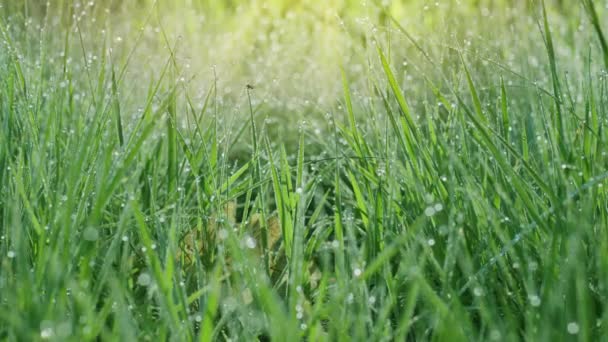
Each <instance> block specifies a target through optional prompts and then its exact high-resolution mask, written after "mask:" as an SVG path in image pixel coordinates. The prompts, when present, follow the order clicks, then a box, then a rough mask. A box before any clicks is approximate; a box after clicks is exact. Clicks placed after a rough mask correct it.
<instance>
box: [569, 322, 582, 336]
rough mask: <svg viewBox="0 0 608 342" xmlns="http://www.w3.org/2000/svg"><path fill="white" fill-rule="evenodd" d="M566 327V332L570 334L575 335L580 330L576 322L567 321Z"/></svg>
mask: <svg viewBox="0 0 608 342" xmlns="http://www.w3.org/2000/svg"><path fill="white" fill-rule="evenodd" d="M567 329H568V334H570V335H576V334H578V332H579V331H580V327H579V326H578V323H576V322H570V323H568V326H567Z"/></svg>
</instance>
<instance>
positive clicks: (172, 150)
mask: <svg viewBox="0 0 608 342" xmlns="http://www.w3.org/2000/svg"><path fill="white" fill-rule="evenodd" d="M176 106H177V103H176V94H175V90H173V91H171V93H170V94H169V101H168V103H167V113H168V114H169V115H168V116H167V123H166V124H167V182H168V183H167V185H168V191H169V195H170V196H173V193H174V191H175V189H176V188H177V169H178V165H177V132H176V127H175V125H176V124H177V121H176V119H177V113H176Z"/></svg>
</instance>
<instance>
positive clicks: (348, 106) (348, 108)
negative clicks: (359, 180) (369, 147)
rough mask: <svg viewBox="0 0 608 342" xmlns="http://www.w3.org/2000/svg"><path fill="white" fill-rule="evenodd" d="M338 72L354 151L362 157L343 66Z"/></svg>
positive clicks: (359, 137)
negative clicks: (340, 76)
mask: <svg viewBox="0 0 608 342" xmlns="http://www.w3.org/2000/svg"><path fill="white" fill-rule="evenodd" d="M340 72H341V74H342V88H343V90H344V101H345V102H346V111H347V112H348V121H349V123H350V130H351V134H352V136H353V140H354V142H355V153H356V154H357V156H359V157H362V155H361V144H360V143H359V142H360V139H361V136H360V135H359V131H358V129H357V122H356V121H355V113H354V112H353V104H352V100H351V96H350V87H349V85H348V80H347V78H346V73H345V72H344V68H340Z"/></svg>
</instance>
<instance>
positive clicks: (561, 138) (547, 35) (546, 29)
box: [541, 0, 566, 157]
mask: <svg viewBox="0 0 608 342" xmlns="http://www.w3.org/2000/svg"><path fill="white" fill-rule="evenodd" d="M541 5H542V14H543V30H542V31H543V39H544V42H545V48H546V49H547V55H548V57H549V68H550V70H551V80H552V83H553V97H554V100H555V118H554V120H555V125H556V129H557V133H556V138H557V145H558V147H559V150H560V154H561V156H562V157H565V153H566V149H565V147H566V142H565V139H566V134H565V132H564V122H563V117H562V97H561V89H560V84H559V77H558V75H557V62H556V60H555V48H554V45H553V37H552V34H551V27H550V26H549V18H548V17H547V8H546V6H545V1H544V0H542V1H541Z"/></svg>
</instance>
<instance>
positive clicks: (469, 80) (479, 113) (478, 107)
mask: <svg viewBox="0 0 608 342" xmlns="http://www.w3.org/2000/svg"><path fill="white" fill-rule="evenodd" d="M460 60H461V61H462V66H463V67H464V73H465V76H466V77H467V84H468V85H469V91H470V92H471V98H472V99H473V108H475V113H476V114H477V116H478V117H479V119H480V120H481V122H482V123H484V124H488V118H486V116H485V115H484V114H483V109H482V107H481V101H480V100H479V95H478V94H477V89H476V88H475V84H474V83H473V78H472V77H471V73H470V72H469V68H468V67H467V63H466V62H465V61H464V57H463V56H462V54H460Z"/></svg>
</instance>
